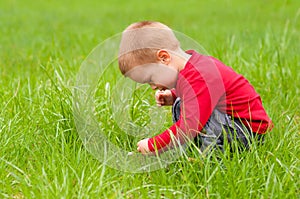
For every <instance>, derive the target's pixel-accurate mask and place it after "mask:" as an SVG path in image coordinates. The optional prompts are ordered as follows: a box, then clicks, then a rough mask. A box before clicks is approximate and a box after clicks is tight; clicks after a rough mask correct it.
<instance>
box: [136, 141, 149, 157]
mask: <svg viewBox="0 0 300 199" xmlns="http://www.w3.org/2000/svg"><path fill="white" fill-rule="evenodd" d="M148 140H149V138H146V139H143V140H141V141H139V142H138V143H137V150H138V151H139V152H140V153H142V154H143V155H146V154H149V153H150V150H149V147H148Z"/></svg>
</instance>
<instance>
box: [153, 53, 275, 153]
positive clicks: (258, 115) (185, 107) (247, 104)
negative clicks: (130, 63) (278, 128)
mask: <svg viewBox="0 0 300 199" xmlns="http://www.w3.org/2000/svg"><path fill="white" fill-rule="evenodd" d="M188 53H189V54H191V55H192V56H191V57H190V59H189V60H188V62H187V63H186V65H185V67H184V69H183V70H181V71H180V73H179V75H178V80H177V84H176V89H175V92H176V96H177V97H180V98H181V106H180V110H181V113H180V119H179V120H178V121H177V122H176V123H175V124H173V125H172V126H171V127H170V128H169V129H167V130H166V131H164V132H163V133H161V134H159V135H157V136H155V137H153V138H150V139H149V141H148V147H149V150H150V151H155V149H157V150H160V149H162V148H165V147H167V146H168V145H169V144H170V142H171V139H172V138H171V137H172V135H171V134H173V136H175V138H178V139H179V140H181V142H184V140H185V139H184V138H183V136H182V135H180V134H178V131H179V129H180V131H181V132H183V133H184V136H187V137H189V138H192V137H195V136H196V135H197V132H199V131H201V130H202V128H203V127H204V125H205V124H206V122H207V121H208V119H209V117H210V115H211V114H212V112H213V110H214V109H215V108H217V109H218V110H220V111H222V112H226V113H227V114H228V115H231V116H233V117H235V118H240V119H241V121H242V122H243V123H244V124H245V125H246V126H247V127H249V128H250V129H251V130H252V131H253V132H255V133H258V134H264V133H266V131H267V130H268V129H271V128H272V126H273V124H272V121H271V120H270V118H269V117H268V115H267V113H266V111H265V110H264V108H263V105H262V101H261V98H260V96H259V95H258V94H257V93H256V91H255V90H254V88H253V86H252V85H251V84H250V83H249V82H248V80H246V79H245V78H244V77H243V76H242V75H239V74H237V73H236V72H234V71H233V69H232V68H230V67H228V66H226V65H224V64H223V63H222V62H220V61H219V60H217V59H215V58H213V57H211V56H205V55H201V54H198V53H197V52H195V51H189V52H188ZM173 94H174V93H173Z"/></svg>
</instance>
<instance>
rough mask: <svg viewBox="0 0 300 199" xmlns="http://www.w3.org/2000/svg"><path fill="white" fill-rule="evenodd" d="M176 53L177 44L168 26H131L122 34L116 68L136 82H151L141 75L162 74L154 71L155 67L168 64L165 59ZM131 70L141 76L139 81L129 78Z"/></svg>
mask: <svg viewBox="0 0 300 199" xmlns="http://www.w3.org/2000/svg"><path fill="white" fill-rule="evenodd" d="M179 50H180V43H179V41H178V40H177V38H176V37H175V35H174V33H173V31H172V30H171V29H170V28H169V27H168V26H166V25H164V24H162V23H159V22H152V21H142V22H137V23H133V24H131V25H130V26H128V27H127V28H126V29H125V30H124V32H123V33H122V39H121V43H120V50H119V58H118V61H119V68H120V70H121V72H122V74H123V75H125V76H129V77H130V78H131V79H133V80H135V81H137V82H140V83H151V82H152V80H150V79H149V77H144V75H147V74H148V76H151V77H153V75H152V73H161V74H166V72H167V71H166V70H165V69H163V68H161V67H160V68H158V65H161V66H162V65H164V64H165V63H167V64H168V59H167V58H168V57H166V56H170V53H171V52H177V51H179ZM167 64H166V65H167ZM138 66H139V67H138ZM133 70H137V71H138V72H139V74H141V75H140V77H139V79H135V78H132V77H131V76H130V75H129V73H131V72H132V71H133ZM150 73H151V74H150ZM141 76H143V77H141ZM140 78H142V80H141V79H140ZM160 78H161V77H159V78H157V79H160ZM148 79H149V80H148ZM158 81H159V80H158Z"/></svg>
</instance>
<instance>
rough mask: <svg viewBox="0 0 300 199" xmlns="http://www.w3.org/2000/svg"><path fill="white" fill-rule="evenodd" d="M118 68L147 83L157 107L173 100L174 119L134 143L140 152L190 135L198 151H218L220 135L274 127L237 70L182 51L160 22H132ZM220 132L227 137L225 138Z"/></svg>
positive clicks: (245, 141) (238, 136) (245, 135)
mask: <svg viewBox="0 0 300 199" xmlns="http://www.w3.org/2000/svg"><path fill="white" fill-rule="evenodd" d="M118 61H119V68H120V70H121V72H122V74H123V75H125V76H126V77H129V78H131V79H132V80H134V81H136V82H139V83H148V84H149V85H150V86H151V87H152V89H154V90H156V89H158V90H159V91H157V92H156V95H155V98H156V102H157V104H158V105H159V106H165V105H173V109H172V110H173V120H174V122H175V123H174V124H173V125H172V126H171V127H170V128H169V129H167V130H166V131H164V132H163V133H161V134H159V135H157V136H155V137H153V138H147V139H143V140H141V141H139V142H138V144H137V146H138V148H137V150H138V151H139V152H141V153H142V154H148V153H153V152H155V151H159V152H160V151H165V150H167V149H168V148H170V147H174V145H176V144H183V143H184V142H186V141H187V140H190V139H194V138H196V139H198V140H200V142H201V143H200V144H201V146H200V149H201V151H206V150H210V149H211V148H218V149H221V150H223V145H224V142H226V141H224V139H226V140H227V142H229V143H232V142H233V141H234V140H236V141H238V142H241V144H242V145H243V147H244V148H248V147H249V144H250V140H249V137H257V139H259V140H261V139H262V135H263V134H265V133H266V132H267V131H268V130H270V129H271V128H272V126H273V124H272V121H271V120H270V118H269V117H268V115H267V113H266V112H265V110H264V108H263V106H262V102H261V99H260V96H259V95H258V94H257V93H256V92H255V90H254V88H253V87H252V86H251V85H250V83H249V82H248V81H247V80H246V79H245V78H244V77H243V76H241V75H239V74H237V73H235V72H234V71H233V70H232V69H231V68H230V67H228V66H225V65H224V64H223V63H222V62H220V61H219V60H217V59H215V58H213V57H211V56H205V55H201V54H198V53H197V52H195V51H187V52H184V51H183V50H182V49H181V48H180V43H179V41H178V40H177V38H176V37H175V35H174V33H173V31H172V30H171V29H170V28H169V27H167V26H166V25H164V24H162V23H159V22H151V21H142V22H137V23H134V24H131V25H130V26H128V27H127V28H126V29H125V31H124V32H123V34H122V39H121V43H120V51H119V58H118ZM224 134H225V135H226V137H224Z"/></svg>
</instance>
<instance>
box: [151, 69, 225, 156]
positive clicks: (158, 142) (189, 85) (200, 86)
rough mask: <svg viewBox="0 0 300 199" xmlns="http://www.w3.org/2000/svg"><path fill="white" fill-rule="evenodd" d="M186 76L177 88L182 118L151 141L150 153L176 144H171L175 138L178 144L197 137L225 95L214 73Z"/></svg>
mask: <svg viewBox="0 0 300 199" xmlns="http://www.w3.org/2000/svg"><path fill="white" fill-rule="evenodd" d="M214 72H215V71H214ZM182 75H183V77H181V78H180V81H179V82H178V83H179V86H178V89H176V91H177V94H178V93H179V97H180V98H181V105H180V110H181V113H180V119H179V120H178V121H177V122H176V123H175V124H173V125H172V126H171V127H170V128H169V129H167V130H166V131H164V132H163V133H161V134H159V135H157V136H155V137H153V138H150V139H149V141H148V147H149V150H150V151H155V150H161V149H165V148H170V147H172V146H173V145H174V143H173V144H172V142H171V140H172V139H173V138H172V137H174V138H175V139H176V142H175V143H176V144H177V143H180V144H182V143H184V142H186V141H187V140H188V139H191V138H194V137H195V136H196V135H197V133H198V132H199V131H201V130H202V128H203V127H204V125H205V124H206V122H207V121H208V119H209V117H210V115H211V113H212V112H213V109H214V108H215V107H216V105H217V103H218V101H219V99H220V98H221V96H222V95H223V94H224V87H222V80H221V79H220V78H221V77H220V75H219V74H214V73H211V72H210V71H209V70H208V72H206V71H204V73H201V71H198V70H196V71H194V72H193V73H191V74H189V75H187V76H185V74H182ZM179 132H182V133H179Z"/></svg>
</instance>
